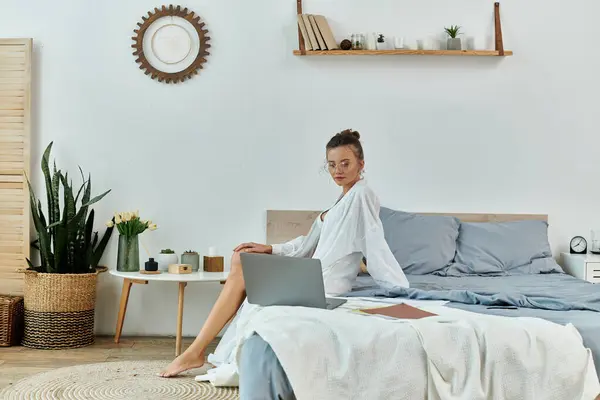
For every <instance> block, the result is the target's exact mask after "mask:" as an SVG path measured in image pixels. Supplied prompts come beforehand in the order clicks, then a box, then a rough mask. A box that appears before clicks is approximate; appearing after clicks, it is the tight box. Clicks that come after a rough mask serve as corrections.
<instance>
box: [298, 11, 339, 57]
mask: <svg viewBox="0 0 600 400" xmlns="http://www.w3.org/2000/svg"><path fill="white" fill-rule="evenodd" d="M298 27H299V28H300V33H301V34H302V38H303V39H304V45H305V47H306V50H338V49H339V48H340V47H339V46H338V44H337V42H336V41H335V37H334V36H333V32H332V31H331V27H330V26H329V23H328V22H327V18H325V17H324V16H323V15H314V14H298Z"/></svg>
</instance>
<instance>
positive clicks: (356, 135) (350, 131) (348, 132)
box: [340, 129, 360, 140]
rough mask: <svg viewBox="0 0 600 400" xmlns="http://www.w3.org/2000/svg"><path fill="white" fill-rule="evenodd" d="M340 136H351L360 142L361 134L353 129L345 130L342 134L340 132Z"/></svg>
mask: <svg viewBox="0 0 600 400" xmlns="http://www.w3.org/2000/svg"><path fill="white" fill-rule="evenodd" d="M340 134H341V135H349V136H352V137H354V138H356V139H359V140H360V133H358V132H357V131H354V130H352V129H346V130H343V131H342V132H340Z"/></svg>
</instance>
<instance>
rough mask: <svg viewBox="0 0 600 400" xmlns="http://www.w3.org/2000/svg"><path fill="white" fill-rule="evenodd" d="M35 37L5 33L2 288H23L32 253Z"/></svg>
mask: <svg viewBox="0 0 600 400" xmlns="http://www.w3.org/2000/svg"><path fill="white" fill-rule="evenodd" d="M31 52H32V40H31V39H0V293H2V294H21V293H22V292H23V278H22V275H23V274H21V273H18V272H16V270H17V269H18V268H21V267H26V265H27V262H26V260H25V258H26V257H29V251H30V238H29V220H30V215H29V212H30V207H29V194H28V189H27V180H26V179H25V174H27V176H29V159H30V154H29V153H30V130H31V123H30V120H31Z"/></svg>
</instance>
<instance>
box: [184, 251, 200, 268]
mask: <svg viewBox="0 0 600 400" xmlns="http://www.w3.org/2000/svg"><path fill="white" fill-rule="evenodd" d="M181 263H182V264H189V265H191V266H192V271H193V272H196V271H198V270H200V256H199V255H198V252H196V251H193V250H188V251H186V252H184V253H183V254H182V255H181Z"/></svg>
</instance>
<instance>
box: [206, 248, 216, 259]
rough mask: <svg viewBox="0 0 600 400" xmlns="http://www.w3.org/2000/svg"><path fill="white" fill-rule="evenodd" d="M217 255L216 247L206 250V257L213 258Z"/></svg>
mask: <svg viewBox="0 0 600 400" xmlns="http://www.w3.org/2000/svg"><path fill="white" fill-rule="evenodd" d="M216 255H217V248H216V247H212V246H211V247H209V248H208V256H209V257H214V256H216Z"/></svg>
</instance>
